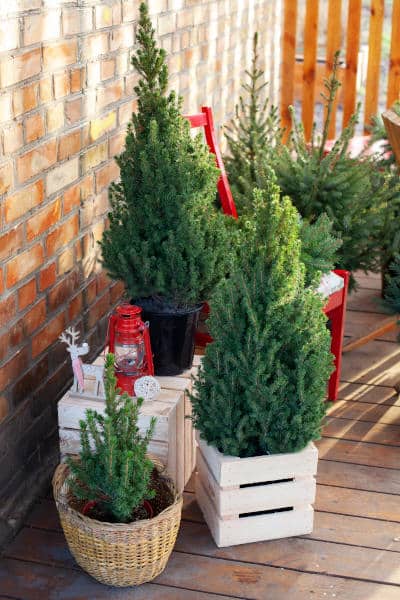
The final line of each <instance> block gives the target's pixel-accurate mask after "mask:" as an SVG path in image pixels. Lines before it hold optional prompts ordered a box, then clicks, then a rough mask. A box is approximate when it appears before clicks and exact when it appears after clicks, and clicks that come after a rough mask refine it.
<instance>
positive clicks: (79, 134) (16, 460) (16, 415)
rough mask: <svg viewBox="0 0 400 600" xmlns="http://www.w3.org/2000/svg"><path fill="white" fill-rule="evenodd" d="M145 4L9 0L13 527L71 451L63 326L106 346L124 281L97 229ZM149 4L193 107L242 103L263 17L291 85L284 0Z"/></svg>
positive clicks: (2, 519)
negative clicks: (283, 55) (65, 421)
mask: <svg viewBox="0 0 400 600" xmlns="http://www.w3.org/2000/svg"><path fill="white" fill-rule="evenodd" d="M138 6H139V1H138V0H105V1H99V0H72V1H67V0H7V1H4V2H1V3H0V86H1V89H0V133H1V137H0V153H1V156H0V219H1V233H0V293H1V300H0V361H1V362H0V538H1V537H3V538H4V537H6V536H7V535H8V534H9V533H11V527H12V523H14V522H17V521H18V518H19V514H20V513H21V512H23V510H24V508H25V506H26V505H27V504H28V503H29V501H30V500H31V498H32V496H33V495H34V493H35V491H36V489H37V488H38V487H39V486H40V485H41V483H42V481H44V479H45V477H47V476H48V473H49V471H50V469H51V468H52V466H53V465H54V464H55V461H56V460H57V455H56V452H57V436H56V419H57V417H56V403H57V400H58V398H59V397H60V394H61V393H62V391H63V390H65V388H66V386H67V385H68V383H69V382H70V378H71V369H70V366H69V364H68V360H67V355H66V352H65V347H64V346H63V345H62V344H61V343H59V342H58V341H57V338H58V336H59V335H60V333H61V332H62V330H63V329H64V328H65V327H66V325H68V324H74V325H76V326H77V327H79V328H80V329H81V331H83V332H84V337H85V339H87V340H88V342H89V344H90V346H91V348H92V350H93V353H96V352H98V351H99V349H100V348H101V345H102V343H103V341H104V338H105V332H106V323H107V315H108V313H109V311H110V309H111V308H112V306H113V305H114V304H115V303H116V302H117V300H118V298H119V296H120V294H121V292H122V289H121V285H120V284H116V283H112V282H110V281H109V280H108V278H107V277H106V275H105V274H104V273H103V272H102V271H101V269H100V265H99V263H98V248H97V240H99V239H100V238H101V235H102V231H103V228H104V222H105V215H106V211H107V187H108V185H109V183H110V181H112V180H113V179H115V178H117V177H118V169H117V166H116V164H115V162H114V161H113V158H112V157H113V156H114V155H115V154H117V153H119V152H120V151H121V148H122V146H123V141H124V132H125V128H126V123H127V121H128V120H129V118H130V115H131V112H132V110H134V109H135V98H134V97H133V87H134V85H135V75H134V74H133V72H132V69H131V66H130V56H131V53H132V48H133V46H134V37H135V19H136V18H137V14H138ZM149 7H150V11H151V14H152V15H153V16H154V25H155V27H156V29H157V32H158V36H159V39H160V42H161V44H162V46H163V47H164V48H165V49H166V50H167V52H168V53H169V66H170V72H171V86H173V87H174V88H175V89H178V90H179V91H180V93H182V94H183V95H184V99H185V103H184V108H185V111H188V112H195V111H196V110H197V109H198V108H199V107H200V106H201V105H202V104H203V103H206V104H211V105H212V106H213V108H214V111H215V117H216V121H217V123H223V122H224V121H225V120H226V119H227V118H228V116H230V115H231V114H232V111H233V108H234V101H235V98H237V96H238V91H239V83H240V77H241V74H242V73H243V69H244V68H245V66H246V65H248V64H249V52H250V50H251V36H252V33H253V32H254V30H255V29H259V31H260V34H261V39H262V41H263V43H264V50H263V52H262V55H263V59H264V61H265V65H266V68H267V72H268V73H269V74H270V77H269V78H270V81H271V82H272V90H273V91H275V92H276V91H277V86H276V79H277V76H278V64H279V57H278V56H277V48H278V47H279V43H277V40H278V42H279V37H278V38H277V31H279V23H278V20H279V16H277V15H275V14H274V13H277V12H278V10H279V9H278V7H279V3H277V2H275V0H150V2H149ZM274 24H276V27H275V25H274ZM273 49H274V51H275V53H274V51H273ZM10 518H11V520H10ZM12 519H13V520H12Z"/></svg>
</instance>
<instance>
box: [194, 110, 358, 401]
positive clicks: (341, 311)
mask: <svg viewBox="0 0 400 600" xmlns="http://www.w3.org/2000/svg"><path fill="white" fill-rule="evenodd" d="M185 118H186V119H188V121H189V122H190V126H191V128H192V129H194V128H196V127H203V128H204V132H205V137H206V141H207V144H208V147H209V148H210V152H212V153H213V154H215V161H216V163H217V166H218V168H219V170H220V172H221V174H220V178H219V180H218V184H217V187H218V194H219V198H220V201H221V206H222V210H223V211H224V213H225V214H226V215H229V216H231V217H233V218H234V219H237V211H236V207H235V202H234V200H233V197H232V192H231V188H230V187H229V182H228V177H227V175H226V171H225V166H224V162H223V160H222V156H221V151H220V149H219V146H218V142H217V138H216V135H215V128H214V119H213V114H212V109H211V107H209V106H202V107H201V113H198V114H196V115H185ZM335 273H336V274H337V275H339V276H340V277H342V278H343V279H344V287H343V288H342V289H341V290H339V291H338V292H335V293H333V294H332V295H330V296H329V299H328V302H327V304H326V305H325V308H324V312H325V314H326V315H327V317H328V319H329V320H330V322H331V336H332V343H331V352H332V354H333V355H334V356H335V367H336V369H335V371H334V372H333V373H332V375H331V377H330V379H329V385H328V400H332V401H334V400H337V397H338V391H339V379H340V371H341V364H342V345H343V337H344V322H345V315H346V302H347V289H348V283H349V273H348V272H347V271H340V270H337V271H335ZM209 310H210V309H209V306H208V304H205V307H204V309H203V315H207V314H208V313H209ZM210 342H212V338H211V336H210V335H209V334H208V333H205V332H202V331H197V333H196V345H197V346H201V347H204V346H206V345H207V344H209V343H210Z"/></svg>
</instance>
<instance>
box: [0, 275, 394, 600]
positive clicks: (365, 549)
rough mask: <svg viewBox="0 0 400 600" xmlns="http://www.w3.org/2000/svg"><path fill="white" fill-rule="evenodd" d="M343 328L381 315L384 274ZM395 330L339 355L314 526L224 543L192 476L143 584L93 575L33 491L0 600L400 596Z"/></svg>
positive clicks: (362, 293)
mask: <svg viewBox="0 0 400 600" xmlns="http://www.w3.org/2000/svg"><path fill="white" fill-rule="evenodd" d="M361 283H362V285H363V287H362V288H361V289H360V290H359V292H358V293H357V294H356V295H353V296H351V297H350V301H349V311H348V320H347V332H348V333H349V334H351V335H355V334H356V333H357V332H364V331H365V329H366V328H367V327H368V326H370V325H371V323H374V322H377V321H379V320H380V319H382V318H384V317H382V315H381V314H380V312H381V311H380V309H379V306H378V305H377V304H376V303H375V302H374V297H376V296H377V295H378V293H377V291H376V289H377V287H378V280H377V279H375V278H368V279H366V278H361ZM395 338H396V334H395V333H390V334H386V335H385V336H383V338H382V339H378V340H376V341H374V342H371V343H369V344H368V345H367V346H365V347H363V348H361V349H359V350H355V351H353V352H351V353H350V354H347V355H345V357H344V367H343V374H342V380H343V381H342V385H341V394H340V396H341V400H340V401H338V402H337V403H336V404H335V406H334V407H333V409H332V410H331V412H330V416H329V418H328V420H327V425H326V427H325V429H324V435H323V438H322V440H321V441H320V442H319V444H318V445H319V450H320V462H319V468H318V491H317V500H316V505H315V508H316V514H315V526H314V532H313V534H312V535H308V536H304V537H298V538H292V539H287V540H278V541H274V542H265V543H258V544H249V545H244V546H236V547H233V548H226V549H218V548H216V546H215V545H214V544H213V542H212V540H211V537H210V535H209V533H208V530H207V527H206V526H205V524H204V522H203V519H202V516H201V514H200V512H199V509H198V507H197V505H196V501H195V498H194V494H193V487H192V486H191V485H189V486H188V489H187V491H186V493H185V508H184V515H183V522H182V528H181V532H180V535H179V538H178V542H177V545H176V548H175V551H174V553H173V555H172V557H171V560H170V562H169V564H168V566H167V569H166V570H165V572H164V573H163V574H162V575H161V576H160V577H158V579H157V580H156V581H155V582H154V583H152V584H148V585H145V586H142V587H140V588H137V589H134V588H130V589H125V590H118V589H115V588H107V587H104V586H101V585H100V584H97V583H96V582H95V581H94V580H92V579H91V578H90V577H89V576H87V575H86V574H85V573H83V572H82V571H81V570H80V569H79V567H78V566H77V565H76V564H75V562H74V560H73V559H72V557H71V555H70V554H69V552H68V549H67V546H66V544H65V541H64V537H63V534H62V532H61V530H60V525H59V522H58V518H57V514H56V510H55V507H54V504H53V502H52V500H51V499H50V498H44V499H41V500H40V501H38V502H37V504H36V505H35V507H34V509H33V510H32V512H31V514H30V515H29V517H28V519H27V520H26V523H25V526H24V528H23V529H22V530H21V531H20V533H19V534H18V536H17V537H16V539H15V540H14V542H13V543H12V544H11V545H10V546H9V547H8V549H7V551H6V553H5V556H4V557H3V558H2V560H1V561H0V600H3V599H4V598H21V599H24V600H25V599H26V600H47V599H66V600H67V599H68V600H78V599H79V600H80V599H82V600H83V599H85V600H86V599H91V600H100V599H102V598H108V599H109V598H112V599H118V600H120V599H133V600H153V599H157V600H217V599H221V598H246V599H250V598H251V599H257V600H288V599H289V598H290V599H293V600H305V599H313V600H327V599H332V598H336V599H341V600H399V599H400V460H399V459H400V448H399V447H400V400H399V397H398V394H396V393H395V391H394V389H393V385H394V384H395V383H397V382H398V381H400V345H398V344H397V343H396V342H395Z"/></svg>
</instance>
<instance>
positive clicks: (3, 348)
mask: <svg viewBox="0 0 400 600" xmlns="http://www.w3.org/2000/svg"><path fill="white" fill-rule="evenodd" d="M23 339H24V331H23V321H22V319H20V320H19V321H18V322H17V323H15V324H14V325H12V326H11V327H9V328H8V330H7V332H6V333H4V334H3V335H2V336H0V361H2V360H4V359H5V357H6V356H7V354H10V353H11V352H12V351H13V350H14V349H15V347H16V346H19V345H20V343H21V342H22V340H23Z"/></svg>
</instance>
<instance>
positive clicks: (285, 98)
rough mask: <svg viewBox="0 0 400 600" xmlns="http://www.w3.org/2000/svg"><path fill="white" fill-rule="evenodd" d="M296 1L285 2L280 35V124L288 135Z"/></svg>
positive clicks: (294, 61)
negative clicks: (281, 33)
mask: <svg viewBox="0 0 400 600" xmlns="http://www.w3.org/2000/svg"><path fill="white" fill-rule="evenodd" d="M296 24H297V0H285V2H284V15H283V35H282V67H281V123H282V127H284V128H285V129H286V137H287V136H288V134H289V131H290V126H291V119H290V113H289V106H290V105H292V104H293V100H294V70H295V64H296Z"/></svg>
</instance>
